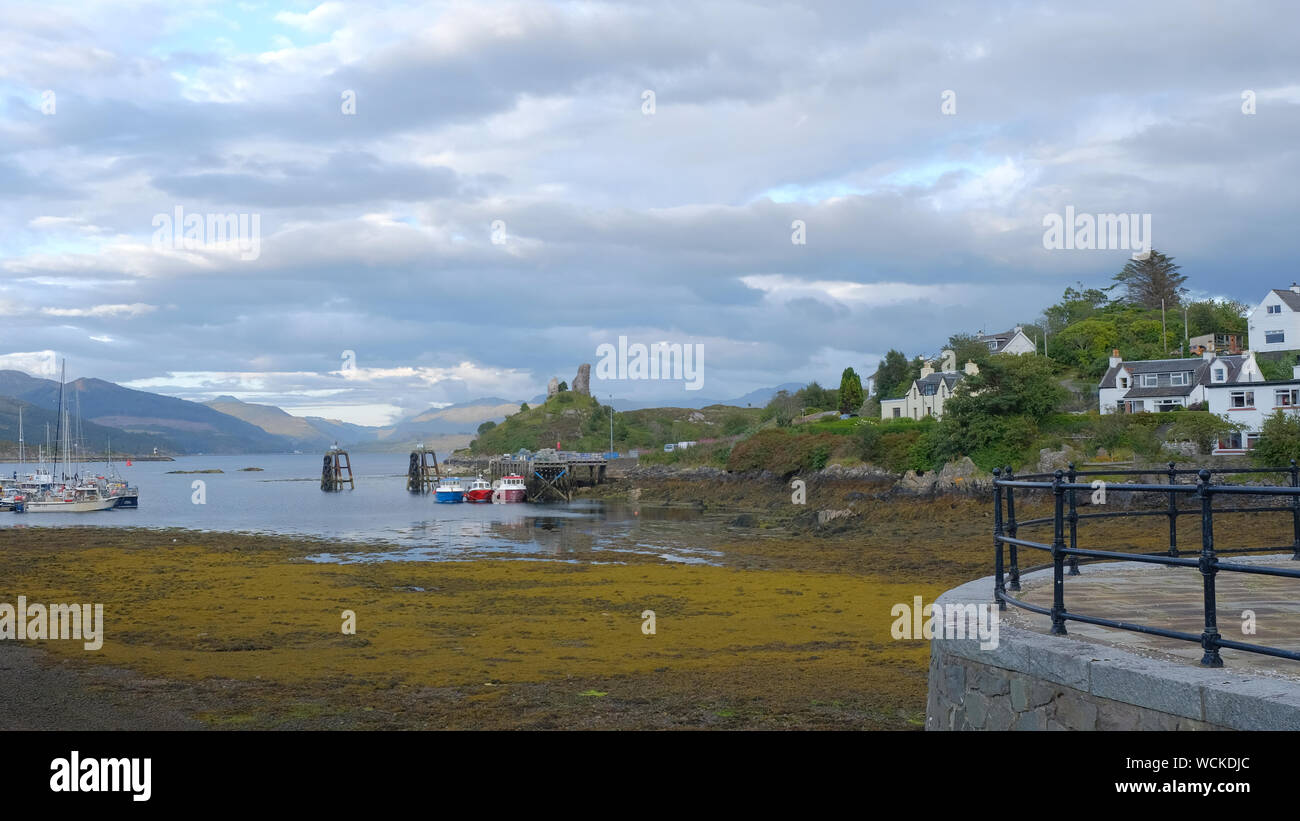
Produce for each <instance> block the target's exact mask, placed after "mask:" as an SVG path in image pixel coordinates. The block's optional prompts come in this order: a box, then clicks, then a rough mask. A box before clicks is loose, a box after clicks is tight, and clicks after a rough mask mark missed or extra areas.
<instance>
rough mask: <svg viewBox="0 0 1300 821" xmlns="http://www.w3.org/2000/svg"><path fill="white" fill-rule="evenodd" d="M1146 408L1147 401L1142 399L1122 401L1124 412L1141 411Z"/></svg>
mask: <svg viewBox="0 0 1300 821" xmlns="http://www.w3.org/2000/svg"><path fill="white" fill-rule="evenodd" d="M1146 409H1147V403H1146V401H1145V400H1143V399H1130V400H1128V401H1127V402H1125V403H1124V412H1125V413H1142V412H1144V411H1145V410H1146Z"/></svg>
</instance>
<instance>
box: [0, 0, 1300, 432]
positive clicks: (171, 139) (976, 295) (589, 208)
mask: <svg viewBox="0 0 1300 821" xmlns="http://www.w3.org/2000/svg"><path fill="white" fill-rule="evenodd" d="M1298 8H1300V7H1297V6H1295V5H1294V4H1288V3H1275V4H1274V3H1258V4H1256V3H1221V2H1189V0H1180V1H1178V2H1143V3H1133V2H1118V3H1102V2H1090V3H1079V2H1069V3H1059V4H1033V3H971V2H954V3H941V2H936V3H922V4H911V3H866V2H861V0H858V1H856V2H844V3H832V2H826V3H809V4H793V3H765V2H728V1H727V0H719V2H709V3H660V2H646V3H631V2H603V3H602V2H582V3H559V2H553V3H540V2H526V3H490V2H481V1H479V2H450V3H427V4H417V3H387V2H383V0H377V1H373V2H365V3H358V4H351V3H344V2H333V0H331V2H325V3H322V4H316V3H311V2H308V3H292V2H290V3H283V4H268V3H259V2H203V1H202V0H194V1H192V2H187V3H184V4H177V3H152V2H121V3H97V2H82V3H76V4H65V3H59V2H53V3H50V2H45V3H40V4H14V3H12V2H6V3H5V4H4V10H3V17H4V19H3V23H0V354H8V356H5V357H2V358H0V366H10V367H22V368H27V369H33V370H40V369H41V368H42V367H43V364H42V363H45V362H48V361H49V358H48V357H49V354H47V353H46V352H51V351H53V352H57V354H58V356H60V357H62V356H66V357H67V358H68V369H69V376H70V377H75V376H98V377H101V378H105V379H109V380H112V381H115V382H120V383H122V384H126V385H128V386H131V387H138V388H142V389H147V390H153V391H157V392H160V393H167V394H172V395H177V396H183V397H185V398H190V399H199V400H203V399H208V398H211V397H213V396H216V395H218V394H233V395H236V396H239V397H240V398H243V399H246V400H248V401H257V402H270V403H274V404H279V405H281V406H282V407H285V408H287V409H290V410H291V411H292V412H295V413H302V414H308V413H310V414H320V415H326V416H333V417H338V418H343V419H346V420H349V421H355V422H360V423H368V424H374V423H381V422H384V421H387V420H389V419H391V418H393V417H394V416H396V415H398V414H401V413H405V412H409V411H415V410H421V409H424V408H427V407H429V406H432V405H437V404H442V403H450V402H460V401H465V400H469V399H474V398H477V397H484V396H495V397H502V398H505V399H511V400H515V399H522V398H528V397H531V396H533V395H535V394H536V393H538V392H540V391H543V390H544V389H545V385H546V382H547V380H548V379H549V378H550V377H552V376H559V377H560V378H561V379H568V380H571V379H572V376H573V373H574V371H575V370H576V367H577V365H578V363H580V362H591V363H593V364H594V363H596V361H597V357H596V353H595V351H596V348H597V346H599V345H601V344H602V343H607V342H608V343H616V342H617V339H618V337H619V336H626V337H627V338H628V340H629V341H630V342H638V341H640V342H644V343H651V342H657V341H668V342H680V343H684V344H685V343H689V344H699V345H703V350H704V369H705V370H704V387H703V389H702V390H700V391H699V392H698V393H699V394H700V395H705V396H709V397H715V398H727V397H734V396H738V395H740V394H743V393H746V392H748V391H750V390H753V389H755V388H760V387H764V386H770V385H775V384H779V383H783V382H791V381H797V382H805V381H808V380H810V379H814V378H815V379H818V380H821V381H822V382H823V383H824V384H826V383H830V384H838V380H839V373H840V371H841V370H842V369H843V368H844V367H845V366H848V365H851V366H853V367H854V368H855V369H857V370H858V371H859V372H860V373H866V374H869V373H871V372H872V371H873V370H874V369H875V364H876V361H877V359H878V358H879V357H880V356H881V355H882V354H883V353H884V352H885V351H886V350H888V349H889V348H891V347H896V348H900V349H902V350H904V351H906V352H907V353H909V354H917V353H935V352H937V351H938V349H939V348H940V347H941V345H942V343H943V341H944V340H945V339H946V338H947V337H948V335H949V334H950V333H953V332H956V331H977V330H979V329H981V328H985V329H988V330H1002V329H1005V328H1006V327H1009V326H1011V325H1013V324H1015V323H1016V322H1018V321H1032V320H1033V319H1035V318H1036V317H1037V316H1038V315H1039V313H1040V312H1041V309H1042V308H1043V307H1044V306H1046V305H1047V304H1049V303H1051V302H1052V301H1054V300H1055V299H1056V298H1058V297H1059V296H1060V293H1061V291H1062V290H1063V289H1064V288H1065V287H1066V286H1067V285H1070V284H1072V283H1074V282H1075V281H1079V280H1081V281H1083V282H1084V283H1085V284H1088V285H1104V284H1108V282H1109V279H1110V277H1111V276H1112V275H1113V274H1114V273H1115V272H1116V271H1118V270H1119V269H1120V268H1121V267H1122V266H1123V264H1124V262H1125V260H1126V258H1127V257H1128V255H1129V252H1128V251H1127V250H1122V249H1099V250H1049V249H1046V248H1044V243H1043V235H1044V227H1043V224H1044V222H1043V221H1044V217H1045V215H1047V214H1051V213H1057V214H1063V213H1064V210H1065V208H1066V207H1067V206H1072V207H1073V208H1074V209H1075V211H1076V212H1080V213H1093V214H1097V213H1118V212H1123V213H1140V214H1150V215H1151V220H1152V231H1153V234H1154V245H1155V247H1156V248H1157V249H1159V250H1161V251H1163V252H1166V253H1169V254H1172V255H1173V256H1175V257H1176V258H1177V259H1178V261H1179V262H1180V263H1181V264H1182V265H1183V269H1184V273H1186V274H1188V275H1189V285H1191V286H1192V287H1193V289H1194V291H1195V292H1197V293H1198V294H1208V295H1219V296H1230V297H1233V298H1236V299H1240V300H1242V301H1249V302H1256V301H1258V300H1259V299H1260V298H1261V297H1262V296H1263V294H1264V293H1265V291H1266V290H1267V289H1268V288H1271V287H1285V286H1287V285H1290V284H1291V282H1292V280H1295V279H1300V270H1298V269H1300V266H1298V265H1297V264H1296V262H1295V261H1294V251H1293V245H1294V238H1295V236H1296V225H1297V223H1298V222H1300V207H1298V204H1300V198H1298V197H1297V196H1296V193H1295V181H1296V180H1297V179H1298V178H1300V173H1298V172H1300V142H1297V135H1298V134H1300V71H1298V69H1300V50H1297V49H1296V47H1295V44H1294V36H1295V32H1296V31H1297V30H1300V11H1297V9H1298ZM948 92H951V93H948ZM1245 92H1251V94H1250V95H1249V96H1250V98H1251V100H1252V101H1253V108H1254V113H1253V114H1249V113H1245V112H1244V111H1243V108H1248V107H1250V106H1248V105H1247V101H1245V100H1243V94H1244V93H1245ZM349 110H350V111H351V112H354V113H349ZM177 209H180V213H181V214H182V215H183V216H184V215H199V216H200V217H202V218H203V219H204V220H206V219H207V218H208V217H209V216H214V217H215V216H221V215H242V216H243V218H244V220H245V222H246V224H247V226H248V229H249V234H247V235H246V237H247V238H248V239H250V240H251V239H252V238H253V233H252V231H253V227H254V226H256V227H257V228H258V231H257V233H256V239H257V242H256V243H249V244H247V245H245V246H244V247H243V248H242V249H241V248H239V247H232V246H231V245H230V244H228V243H227V244H225V245H223V244H221V243H219V242H217V241H216V240H217V239H219V237H218V236H217V235H216V234H215V232H214V231H213V230H210V229H215V227H216V226H215V220H214V224H213V225H211V226H209V225H208V223H207V222H206V221H205V222H204V223H203V231H202V232H199V233H196V234H194V238H195V239H196V240H197V242H195V243H194V244H193V247H190V248H187V247H186V246H185V243H184V241H183V239H184V237H183V236H182V232H183V226H177V227H176V228H175V231H174V232H173V231H172V230H169V229H168V227H167V223H166V222H165V221H164V220H163V218H164V216H166V217H167V218H172V219H174V216H175V215H176V214H177ZM182 221H183V220H182ZM796 221H801V222H800V223H799V224H801V225H802V226H803V228H802V233H803V238H804V240H805V241H804V242H803V243H797V242H793V241H792V239H797V238H798V237H797V236H796V230H797V229H796V228H795V227H794V226H795V225H796ZM176 237H180V239H181V241H173V240H174V239H175V238H176ZM347 352H351V356H349V354H348V353H347ZM593 389H594V390H595V391H596V392H597V393H599V394H601V395H605V394H609V393H613V394H614V395H615V396H619V397H624V398H635V399H646V398H655V399H662V400H664V402H665V404H670V403H671V402H672V401H673V400H674V399H681V398H683V397H687V396H688V394H687V392H686V391H685V385H684V381H671V380H670V381H662V380H661V381H628V380H625V381H619V382H597V383H594V384H593Z"/></svg>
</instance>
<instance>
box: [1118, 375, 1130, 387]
mask: <svg viewBox="0 0 1300 821" xmlns="http://www.w3.org/2000/svg"><path fill="white" fill-rule="evenodd" d="M1119 386H1120V387H1121V388H1127V387H1128V377H1127V376H1121V377H1120V378H1119Z"/></svg>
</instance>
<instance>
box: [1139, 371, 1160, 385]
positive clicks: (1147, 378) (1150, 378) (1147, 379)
mask: <svg viewBox="0 0 1300 821" xmlns="http://www.w3.org/2000/svg"><path fill="white" fill-rule="evenodd" d="M1159 384H1160V376H1159V374H1154V373H1144V374H1142V387H1144V388H1154V387H1157V386H1158V385H1159Z"/></svg>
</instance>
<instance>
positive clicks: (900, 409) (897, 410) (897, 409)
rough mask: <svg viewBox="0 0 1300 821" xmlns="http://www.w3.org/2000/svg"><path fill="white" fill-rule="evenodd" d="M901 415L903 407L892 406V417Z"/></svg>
mask: <svg viewBox="0 0 1300 821" xmlns="http://www.w3.org/2000/svg"><path fill="white" fill-rule="evenodd" d="M902 415H903V409H902V408H894V418H895V419H897V418H899V417H900V416H902Z"/></svg>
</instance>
